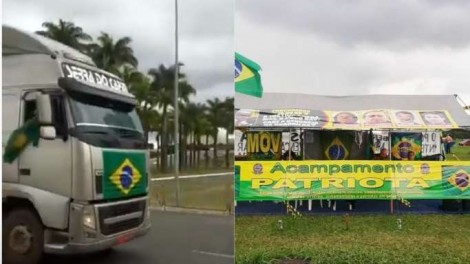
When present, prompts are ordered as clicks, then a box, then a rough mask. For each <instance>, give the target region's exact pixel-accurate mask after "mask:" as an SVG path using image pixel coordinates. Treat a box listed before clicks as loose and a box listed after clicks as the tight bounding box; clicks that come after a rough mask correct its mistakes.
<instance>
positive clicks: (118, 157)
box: [103, 151, 147, 199]
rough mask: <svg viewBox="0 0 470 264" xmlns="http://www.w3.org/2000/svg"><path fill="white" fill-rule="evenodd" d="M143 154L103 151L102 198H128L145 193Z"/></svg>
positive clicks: (145, 178) (145, 175)
mask: <svg viewBox="0 0 470 264" xmlns="http://www.w3.org/2000/svg"><path fill="white" fill-rule="evenodd" d="M146 188H147V172H146V164H145V154H144V153H127V152H114V151H103V196H104V198H105V199H110V198H120V197H130V196H134V195H138V194H142V193H145V192H146Z"/></svg>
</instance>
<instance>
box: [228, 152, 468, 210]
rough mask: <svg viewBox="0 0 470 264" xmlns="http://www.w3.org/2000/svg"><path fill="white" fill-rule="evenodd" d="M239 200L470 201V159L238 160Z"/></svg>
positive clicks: (237, 191) (237, 187)
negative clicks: (469, 160) (401, 199)
mask: <svg viewBox="0 0 470 264" xmlns="http://www.w3.org/2000/svg"><path fill="white" fill-rule="evenodd" d="M235 166H236V170H235V171H236V172H237V173H236V175H235V177H236V180H237V181H236V182H237V184H236V186H235V188H236V193H237V196H236V200H238V201H246V200H293V199H400V198H403V199H470V183H469V177H470V162H468V161H447V162H445V161H386V160H380V161H375V160H374V161H369V160H364V161H357V160H355V161H348V160H341V161H338V160H336V161H236V162H235Z"/></svg>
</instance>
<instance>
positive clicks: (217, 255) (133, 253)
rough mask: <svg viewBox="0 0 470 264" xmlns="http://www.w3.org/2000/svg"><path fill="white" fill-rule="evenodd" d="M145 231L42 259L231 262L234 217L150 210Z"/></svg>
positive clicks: (69, 262)
mask: <svg viewBox="0 0 470 264" xmlns="http://www.w3.org/2000/svg"><path fill="white" fill-rule="evenodd" d="M151 219H152V228H151V230H150V231H149V233H148V234H147V235H146V236H144V237H141V238H139V239H136V240H134V241H131V242H129V243H127V244H124V245H121V246H118V247H116V248H114V249H113V250H111V251H109V252H105V253H98V254H89V255H75V256H50V255H49V256H46V257H45V258H44V261H43V263H67V264H76V263H77V264H78V263H87V264H94V263H100V264H105V263H113V264H121V263H122V264H124V263H143V264H146V263H149V264H158V263H165V264H172V263H178V264H179V263H195V264H199V263H201V264H202V263H204V264H211V263H213V264H225V263H227V264H228V263H230V264H232V263H234V257H233V253H234V239H233V232H234V217H233V215H232V216H215V215H198V214H188V213H170V212H160V211H152V214H151Z"/></svg>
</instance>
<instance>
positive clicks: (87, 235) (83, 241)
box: [44, 197, 151, 254]
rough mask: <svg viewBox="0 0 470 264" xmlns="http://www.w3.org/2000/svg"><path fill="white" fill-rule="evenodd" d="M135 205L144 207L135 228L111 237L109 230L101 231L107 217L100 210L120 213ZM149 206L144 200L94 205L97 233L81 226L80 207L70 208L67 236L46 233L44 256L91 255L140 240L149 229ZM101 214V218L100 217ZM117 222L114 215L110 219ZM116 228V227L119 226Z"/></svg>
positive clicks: (75, 205)
mask: <svg viewBox="0 0 470 264" xmlns="http://www.w3.org/2000/svg"><path fill="white" fill-rule="evenodd" d="M138 203H141V204H143V203H145V207H144V208H143V211H142V213H143V216H142V219H141V221H142V222H141V223H140V224H139V225H138V226H134V227H133V228H129V229H128V230H120V231H119V232H115V233H111V234H110V233H109V229H107V228H104V224H103V217H109V214H107V216H104V212H105V211H103V210H102V209H103V208H105V209H106V208H113V207H114V208H115V207H121V208H118V209H120V210H121V211H122V209H123V208H129V205H134V204H138ZM148 206H149V204H148V200H147V198H146V197H142V198H136V199H132V200H128V201H121V202H115V203H106V204H99V205H95V206H94V211H95V214H96V220H95V221H96V229H94V230H93V229H89V228H87V227H86V226H84V225H83V222H82V221H81V219H82V213H83V211H82V210H80V208H81V207H82V205H80V204H72V205H71V210H70V222H69V223H70V225H69V230H68V232H62V231H55V230H47V231H46V232H45V243H44V252H46V253H50V254H79V253H91V252H96V251H101V250H105V249H108V248H111V247H114V246H117V245H120V244H123V243H126V242H128V241H131V240H134V239H136V238H138V237H141V236H143V235H145V234H146V233H147V232H148V231H149V229H150V227H151V224H150V216H149V211H148ZM100 212H101V214H102V215H100ZM106 213H109V212H106ZM126 215H127V216H129V215H132V213H131V214H126ZM126 215H124V216H123V222H122V223H125V221H126V220H125V219H126ZM116 218H117V219H119V218H120V216H116V215H114V216H112V217H110V218H109V219H116ZM117 224H118V225H119V223H117Z"/></svg>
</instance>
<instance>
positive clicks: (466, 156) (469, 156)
mask: <svg viewBox="0 0 470 264" xmlns="http://www.w3.org/2000/svg"><path fill="white" fill-rule="evenodd" d="M451 152H452V154H450V155H449V154H447V156H446V157H447V160H465V161H469V160H470V146H459V144H458V142H457V143H455V145H454V146H453V147H452V149H451Z"/></svg>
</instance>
